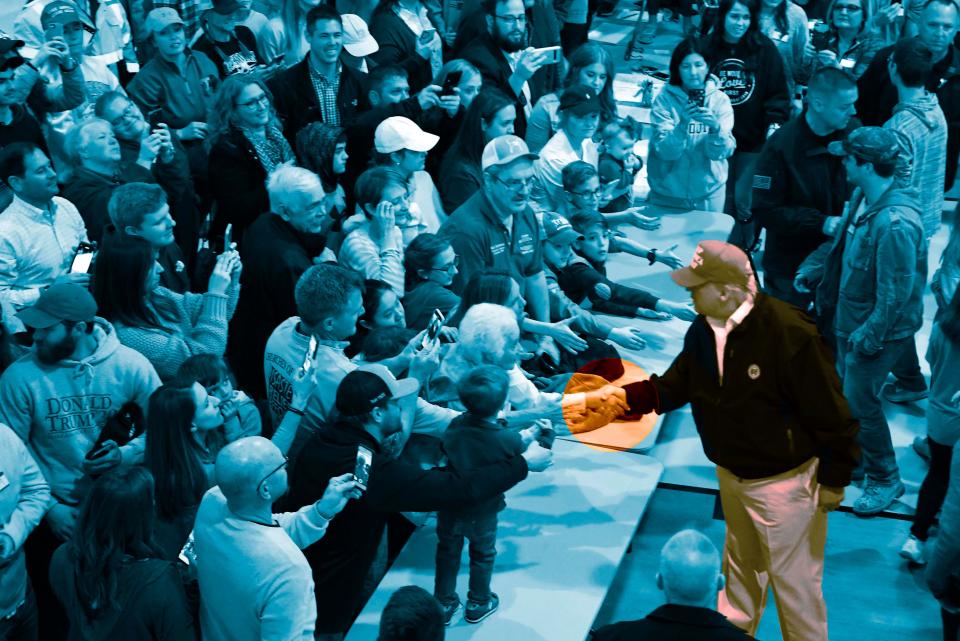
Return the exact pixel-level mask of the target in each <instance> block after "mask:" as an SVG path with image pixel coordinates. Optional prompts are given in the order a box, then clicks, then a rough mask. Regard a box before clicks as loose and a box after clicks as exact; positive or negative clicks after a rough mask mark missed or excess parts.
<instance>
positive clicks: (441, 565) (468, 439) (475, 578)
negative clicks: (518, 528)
mask: <svg viewBox="0 0 960 641" xmlns="http://www.w3.org/2000/svg"><path fill="white" fill-rule="evenodd" d="M509 389H510V376H509V374H507V372H506V371H504V370H503V369H502V368H500V367H496V366H493V365H483V366H481V367H477V368H474V369H473V370H471V371H470V372H468V373H467V374H466V375H464V377H463V378H462V379H460V382H459V383H458V384H457V393H458V395H459V397H460V402H461V403H462V404H463V406H464V408H466V412H464V413H463V414H461V415H460V416H458V417H457V418H455V419H453V421H451V422H450V426H449V427H448V428H447V430H446V432H444V434H443V449H444V451H445V452H446V455H447V458H448V465H449V466H450V467H452V468H454V469H456V470H457V471H458V472H459V473H464V472H467V471H469V470H471V469H474V468H477V467H479V466H482V465H488V464H491V463H495V462H497V461H500V460H506V459H507V458H509V457H511V456H515V455H517V454H520V453H521V452H523V451H524V450H525V449H526V447H527V445H529V444H530V443H531V442H533V440H534V439H535V438H536V436H537V432H538V428H537V427H532V428H528V429H526V430H524V431H523V432H515V431H512V430H510V429H508V428H507V427H506V425H505V424H501V423H500V422H498V420H497V417H498V415H499V414H500V411H501V410H502V409H503V408H504V406H505V405H506V402H507V393H508V392H509ZM505 507H506V502H505V501H504V498H503V494H497V495H496V496H493V497H490V498H489V499H486V500H484V501H481V502H479V503H473V504H470V505H465V506H464V507H463V509H462V510H458V511H456V512H454V511H441V512H438V513H437V538H438V543H437V570H436V575H435V584H434V595H435V596H436V597H437V600H438V601H440V605H442V606H443V621H444V624H445V625H450V621H451V620H452V619H453V616H454V614H456V613H457V611H459V610H460V607H461V604H460V597H459V596H458V595H457V573H458V572H459V571H460V555H461V553H462V552H463V540H464V539H465V538H466V539H467V540H468V541H469V542H470V589H469V591H468V592H467V609H466V612H465V613H464V619H466V621H467V623H480V622H481V621H483V620H484V619H486V618H487V617H488V616H490V615H491V614H493V613H494V612H495V611H496V610H497V608H498V607H499V606H500V598H499V597H498V596H497V595H496V594H495V593H493V592H491V591H490V580H491V579H492V577H493V562H494V559H495V558H496V556H497V514H498V513H499V512H500V511H501V510H503V508H505Z"/></svg>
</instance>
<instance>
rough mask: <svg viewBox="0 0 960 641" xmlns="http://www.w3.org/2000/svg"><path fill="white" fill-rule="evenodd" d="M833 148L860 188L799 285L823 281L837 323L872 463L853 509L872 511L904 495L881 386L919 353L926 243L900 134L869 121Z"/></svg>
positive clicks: (823, 314)
mask: <svg viewBox="0 0 960 641" xmlns="http://www.w3.org/2000/svg"><path fill="white" fill-rule="evenodd" d="M830 152H831V153H833V154H835V155H840V156H842V158H843V165H844V169H846V175H847V179H848V180H849V181H850V183H851V184H852V185H854V186H855V187H856V188H857V190H856V191H855V192H854V194H853V197H852V198H851V200H850V206H849V210H848V212H847V214H846V215H845V216H844V218H843V219H842V221H841V223H840V225H839V228H838V229H837V233H836V235H835V239H834V241H833V243H831V244H830V245H825V246H824V250H823V251H818V252H816V253H815V254H813V255H812V256H810V258H809V259H808V260H807V261H805V262H804V264H803V265H802V266H801V268H800V271H799V273H798V275H797V281H796V283H795V286H796V287H797V288H798V290H801V291H809V290H810V289H812V288H811V284H812V283H816V282H818V281H819V282H820V286H819V287H817V289H816V307H817V311H818V313H819V314H820V318H821V320H822V321H823V322H827V321H831V320H832V327H833V331H834V334H835V336H836V339H837V340H836V348H837V365H838V369H839V370H840V376H841V378H842V379H843V394H844V396H845V397H846V399H847V402H848V403H849V404H850V410H851V411H852V412H853V415H854V417H856V418H857V420H858V421H859V422H860V432H859V434H858V440H859V442H860V447H861V449H862V450H863V459H862V462H861V466H862V468H861V470H858V471H855V472H854V479H855V480H856V479H857V477H858V476H861V477H865V482H864V488H863V494H862V495H861V496H860V498H858V499H857V500H856V502H855V503H854V504H853V511H854V512H856V513H857V514H859V515H861V516H871V515H874V514H879V513H880V512H883V511H884V510H886V509H887V508H888V507H890V505H891V504H892V503H893V502H894V501H896V500H897V498H899V497H900V496H902V495H903V493H904V491H905V490H904V487H903V483H901V482H900V471H899V469H898V468H897V457H896V454H895V453H894V451H893V442H892V441H891V438H890V427H889V425H888V424H887V419H886V417H885V416H884V413H883V406H882V404H881V401H880V388H881V386H882V385H883V383H884V381H886V379H887V375H888V374H890V371H891V370H892V369H893V367H894V365H895V364H896V363H897V361H898V360H899V359H900V358H901V357H902V356H903V353H904V351H905V350H908V349H915V347H914V344H913V341H912V338H913V335H914V334H916V332H917V330H918V329H920V326H921V325H922V324H923V290H924V288H925V286H926V277H927V246H926V242H925V239H924V235H923V222H922V220H921V213H920V212H921V206H920V203H919V202H918V200H917V194H916V192H915V191H913V190H912V189H909V188H902V187H900V186H899V185H897V184H896V177H895V170H896V166H897V160H898V157H899V156H900V149H899V146H898V144H897V136H896V134H894V133H893V132H892V131H890V130H888V129H883V128H880V127H860V128H859V129H856V130H854V131H853V132H851V133H850V135H849V136H847V137H846V138H845V139H844V140H843V141H841V142H837V143H834V144H832V145H831V146H830ZM824 254H826V258H825V259H824V258H823V256H824ZM821 270H822V274H821V275H822V278H817V275H818V274H817V272H819V271H821ZM858 472H859V473H858Z"/></svg>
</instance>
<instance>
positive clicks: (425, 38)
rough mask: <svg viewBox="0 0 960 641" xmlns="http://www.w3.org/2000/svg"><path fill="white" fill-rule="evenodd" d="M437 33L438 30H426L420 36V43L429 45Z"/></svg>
mask: <svg viewBox="0 0 960 641" xmlns="http://www.w3.org/2000/svg"><path fill="white" fill-rule="evenodd" d="M436 33H437V30H436V29H424V30H423V33H421V34H420V42H421V43H422V44H427V43H428V42H430V41H431V40H433V36H434V35H436Z"/></svg>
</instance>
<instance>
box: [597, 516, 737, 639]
mask: <svg viewBox="0 0 960 641" xmlns="http://www.w3.org/2000/svg"><path fill="white" fill-rule="evenodd" d="M723 584H724V579H723V575H722V574H721V573H720V554H719V553H718V552H717V548H716V547H715V546H714V545H713V543H711V542H710V539H708V538H707V537H706V536H704V535H703V534H701V533H700V532H697V531H696V530H682V531H680V532H677V533H676V534H674V535H673V536H671V537H670V540H669V541H667V542H666V544H665V545H664V546H663V549H661V550H660V571H659V572H658V573H657V587H658V588H660V589H661V590H663V594H664V596H665V597H666V599H667V603H666V604H665V605H661V606H660V607H659V608H657V609H656V610H654V611H653V612H651V613H650V614H648V615H647V616H646V617H645V618H643V619H640V620H639V621H623V622H620V623H614V624H611V625H607V626H604V627H602V628H599V629H598V630H596V631H594V633H593V635H592V637H591V639H592V641H621V640H622V641H627V640H632V639H659V640H662V641H668V640H669V641H683V640H684V639H695V640H696V641H743V640H745V639H752V638H753V637H751V636H749V635H748V634H747V633H746V632H743V631H742V630H740V629H739V628H737V627H736V626H735V625H733V624H732V623H730V622H729V621H727V618H726V617H725V616H723V615H722V614H720V613H719V612H717V611H716V604H717V592H718V591H719V590H721V589H722V588H723Z"/></svg>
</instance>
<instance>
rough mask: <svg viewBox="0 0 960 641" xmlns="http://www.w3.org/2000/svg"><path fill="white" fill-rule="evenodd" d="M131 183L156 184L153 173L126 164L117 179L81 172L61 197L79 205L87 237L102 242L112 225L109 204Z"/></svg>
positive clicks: (76, 174) (88, 171)
mask: <svg viewBox="0 0 960 641" xmlns="http://www.w3.org/2000/svg"><path fill="white" fill-rule="evenodd" d="M131 182H145V183H152V182H154V179H153V174H151V173H150V171H148V170H147V169H144V168H143V167H141V166H140V165H138V164H136V163H129V164H126V163H125V164H123V165H122V166H121V167H120V169H118V170H117V173H116V174H114V175H113V176H106V175H104V174H100V173H97V172H95V171H91V170H89V169H86V168H84V167H80V168H79V169H77V170H76V171H75V172H74V174H73V178H71V179H70V182H68V183H67V184H66V185H65V186H64V188H63V192H62V193H61V194H60V195H61V196H63V197H64V198H66V199H67V200H69V201H70V202H72V203H73V204H74V206H76V208H77V211H79V212H80V217H81V218H83V222H84V224H85V225H86V227H87V238H89V239H90V240H92V241H96V242H98V243H99V242H100V239H101V238H103V230H104V228H105V227H106V226H107V225H109V224H110V213H109V211H108V205H109V204H110V197H111V196H112V195H113V190H114V189H116V188H117V187H119V186H120V185H124V184H126V183H131Z"/></svg>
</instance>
